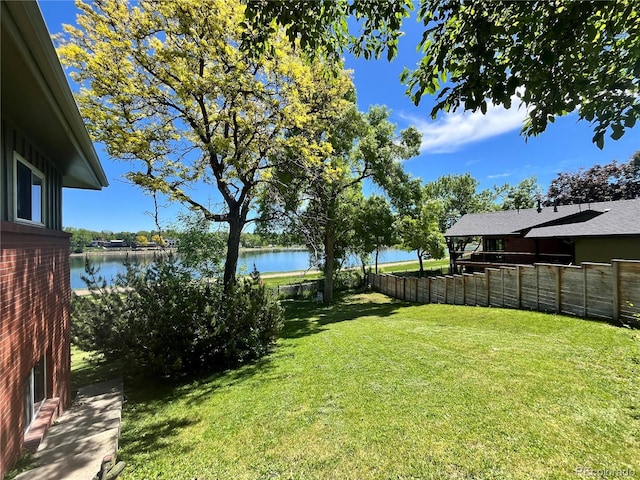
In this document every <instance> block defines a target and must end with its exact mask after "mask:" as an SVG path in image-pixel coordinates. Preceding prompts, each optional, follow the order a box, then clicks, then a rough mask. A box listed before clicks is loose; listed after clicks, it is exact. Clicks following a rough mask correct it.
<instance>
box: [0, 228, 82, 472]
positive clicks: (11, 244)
mask: <svg viewBox="0 0 640 480" xmlns="http://www.w3.org/2000/svg"><path fill="white" fill-rule="evenodd" d="M0 272H1V273H0V312H1V315H2V317H1V318H0V405H2V409H1V412H0V478H2V477H3V476H4V474H5V473H6V472H7V470H8V469H9V468H10V467H11V466H12V465H13V463H14V462H15V461H16V460H17V459H18V458H19V456H20V454H21V452H22V450H23V448H24V425H23V423H24V420H23V418H24V412H23V408H24V407H23V382H24V379H25V378H26V376H27V374H28V373H29V372H30V371H31V369H32V368H33V366H34V365H35V363H36V362H37V361H38V360H39V359H40V358H41V357H42V355H45V356H46V357H47V397H48V398H52V397H58V398H59V399H60V408H59V409H58V413H61V412H62V411H63V410H64V409H65V408H67V407H68V406H69V404H70V401H71V376H70V365H69V358H70V353H69V349H70V324H69V311H70V305H69V302H70V295H71V287H70V280H69V240H68V235H67V234H65V233H63V232H59V231H55V230H47V229H42V228H35V227H29V226H24V225H16V224H11V223H8V222H0Z"/></svg>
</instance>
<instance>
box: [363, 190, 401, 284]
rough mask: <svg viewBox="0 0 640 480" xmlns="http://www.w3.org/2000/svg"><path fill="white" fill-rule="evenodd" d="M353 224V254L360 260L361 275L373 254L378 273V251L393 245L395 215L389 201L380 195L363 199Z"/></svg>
mask: <svg viewBox="0 0 640 480" xmlns="http://www.w3.org/2000/svg"><path fill="white" fill-rule="evenodd" d="M354 220H355V224H354V233H355V238H354V240H355V241H354V248H353V250H354V253H355V254H356V255H358V257H360V259H361V264H362V273H363V274H365V273H366V270H365V266H366V264H367V263H368V260H369V257H370V256H371V255H372V254H374V265H375V272H376V273H378V258H379V255H380V250H381V249H383V248H384V247H390V246H392V245H393V244H394V241H395V239H396V235H395V225H394V224H395V220H396V218H395V215H394V214H393V212H392V211H391V205H390V203H389V201H388V200H387V199H386V198H385V197H383V196H381V195H371V196H369V197H367V198H363V199H362V202H361V204H360V205H359V206H358V214H357V215H356V217H355V219H354Z"/></svg>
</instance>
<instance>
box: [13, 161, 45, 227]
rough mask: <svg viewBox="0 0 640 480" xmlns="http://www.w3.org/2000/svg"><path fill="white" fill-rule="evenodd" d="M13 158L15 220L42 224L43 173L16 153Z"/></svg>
mask: <svg viewBox="0 0 640 480" xmlns="http://www.w3.org/2000/svg"><path fill="white" fill-rule="evenodd" d="M14 159H15V200H16V201H15V215H16V219H17V220H21V221H26V222H32V223H37V224H40V225H42V224H44V218H43V210H44V208H43V202H44V175H43V173H42V172H41V171H39V170H38V169H37V168H35V167H33V166H32V165H30V164H29V163H28V162H27V161H26V160H25V159H23V158H22V157H21V156H20V155H18V154H17V153H14Z"/></svg>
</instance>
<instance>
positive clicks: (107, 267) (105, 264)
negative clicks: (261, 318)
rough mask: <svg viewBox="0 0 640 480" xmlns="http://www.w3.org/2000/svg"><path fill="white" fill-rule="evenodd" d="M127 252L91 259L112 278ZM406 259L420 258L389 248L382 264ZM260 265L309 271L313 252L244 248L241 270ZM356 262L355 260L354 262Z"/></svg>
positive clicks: (79, 269) (75, 261)
mask: <svg viewBox="0 0 640 480" xmlns="http://www.w3.org/2000/svg"><path fill="white" fill-rule="evenodd" d="M124 257H125V254H124V253H123V254H121V255H114V254H113V253H111V254H110V255H96V254H92V255H91V256H90V257H89V258H90V259H91V262H92V263H93V264H94V265H95V266H98V267H100V272H99V274H100V275H101V276H103V277H105V278H106V279H107V281H109V280H110V279H113V278H115V277H116V275H117V274H118V273H120V272H124V266H123V264H122V261H123V259H124ZM129 258H131V259H137V260H138V261H139V262H140V263H143V264H144V263H146V262H149V261H150V260H151V259H152V257H151V256H150V255H149V254H144V255H141V254H136V253H135V252H130V253H129ZM405 260H417V257H416V253H415V252H405V251H404V250H396V249H387V250H383V251H381V252H380V257H379V259H378V261H379V263H389V262H402V261H405ZM84 261H85V257H84V256H73V257H71V288H74V289H76V288H86V285H85V283H84V282H83V281H82V279H81V278H80V277H81V276H82V275H83V274H84ZM254 264H255V266H256V268H257V269H258V271H259V272H261V273H268V272H291V271H295V270H306V269H307V268H309V252H308V251H307V250H281V249H273V250H263V249H261V250H256V251H242V252H241V253H240V258H239V259H238V272H240V273H249V272H250V271H252V270H253V266H254ZM355 264H356V262H355V261H352V262H351V265H355Z"/></svg>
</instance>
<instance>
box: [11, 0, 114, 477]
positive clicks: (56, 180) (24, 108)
mask: <svg viewBox="0 0 640 480" xmlns="http://www.w3.org/2000/svg"><path fill="white" fill-rule="evenodd" d="M0 5H1V8H2V11H1V13H0V17H1V44H0V45H1V47H0V48H1V62H2V68H1V71H2V74H1V75H2V76H1V84H0V85H1V91H0V96H1V98H2V113H1V118H0V124H1V129H2V130H1V134H0V141H1V143H0V145H1V146H0V315H1V318H0V405H1V407H0V478H3V477H4V476H5V474H6V472H7V471H8V469H9V468H11V467H12V465H13V464H14V463H15V461H16V460H17V459H18V458H19V457H20V455H21V453H22V451H23V448H24V447H25V446H26V447H35V446H36V445H37V444H38V442H39V440H40V439H41V438H42V435H43V434H44V431H45V430H46V428H47V427H48V425H49V424H50V423H51V422H52V421H53V419H54V418H55V416H56V415H59V414H60V412H61V411H62V410H63V409H65V408H67V407H68V406H69V404H70V402H71V391H70V388H71V387H70V378H71V377H70V323H69V321H70V320H69V310H70V298H71V287H70V278H69V237H70V235H68V234H66V233H64V232H63V231H62V188H63V187H71V188H85V189H95V190H99V189H101V188H102V187H105V186H107V184H108V182H107V179H106V177H105V174H104V171H103V170H102V167H101V165H100V162H99V160H98V157H97V155H96V152H95V150H94V148H93V145H92V143H91V140H90V139H89V135H88V134H87V130H86V128H85V125H84V123H83V121H82V119H81V117H80V114H79V112H78V109H77V106H76V103H75V101H74V99H73V95H72V93H71V90H70V88H69V84H68V83H67V79H66V77H65V75H64V72H63V70H62V67H61V65H60V61H59V59H58V57H57V55H56V52H55V49H54V47H53V44H52V42H51V38H50V36H49V33H48V31H47V27H46V26H45V22H44V19H43V18H42V14H41V12H40V9H39V7H38V5H37V4H36V3H35V2H34V1H21V2H13V1H4V0H2V1H1V2H0Z"/></svg>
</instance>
